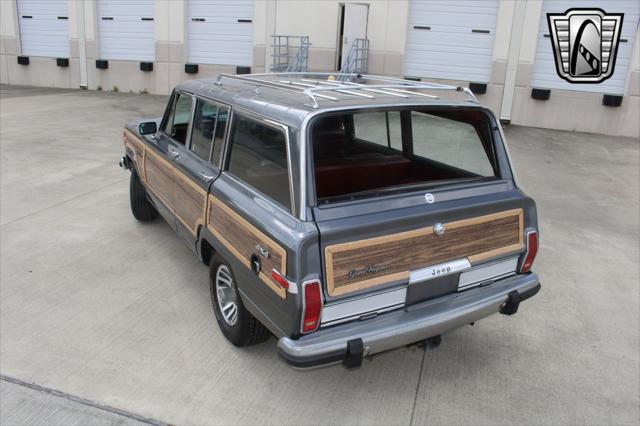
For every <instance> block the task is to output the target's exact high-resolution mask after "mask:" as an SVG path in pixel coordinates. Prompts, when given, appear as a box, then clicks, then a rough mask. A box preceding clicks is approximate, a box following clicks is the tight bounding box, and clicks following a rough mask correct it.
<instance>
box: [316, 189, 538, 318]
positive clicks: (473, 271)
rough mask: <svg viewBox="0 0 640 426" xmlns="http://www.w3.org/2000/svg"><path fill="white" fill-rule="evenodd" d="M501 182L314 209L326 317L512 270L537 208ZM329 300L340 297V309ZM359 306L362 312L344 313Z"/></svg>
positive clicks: (434, 293) (414, 300) (413, 297)
mask: <svg viewBox="0 0 640 426" xmlns="http://www.w3.org/2000/svg"><path fill="white" fill-rule="evenodd" d="M501 185H502V184H493V185H489V186H487V187H485V188H482V189H481V190H475V191H474V192H475V193H476V195H477V196H474V197H468V195H469V193H468V191H466V190H463V189H461V190H459V191H449V192H448V193H440V194H436V198H437V199H438V200H443V201H441V202H439V203H435V204H427V203H425V194H424V193H421V194H411V195H405V196H403V197H390V198H389V199H377V200H367V201H363V202H359V203H350V204H347V205H342V206H334V207H324V208H316V210H315V216H316V220H317V225H318V229H319V231H320V241H321V247H320V250H321V257H322V260H323V268H324V270H323V275H324V277H323V278H324V280H323V281H324V284H325V297H326V300H327V303H326V305H325V311H323V317H325V316H326V317H327V318H332V319H337V316H340V317H343V316H348V315H349V314H352V316H353V315H355V314H360V313H365V312H366V311H367V310H368V311H379V308H384V307H385V306H386V305H388V304H389V303H390V301H393V303H394V304H395V306H396V307H397V306H398V305H400V304H401V305H408V304H411V303H418V302H420V301H424V300H426V299H429V298H433V297H437V296H440V295H442V294H445V293H450V292H455V291H458V290H459V289H462V288H463V287H465V288H468V287H470V286H471V285H472V284H474V283H479V282H481V281H482V280H485V281H486V280H487V279H490V278H492V277H497V276H504V275H505V274H512V273H514V272H515V268H516V266H517V258H518V256H519V255H520V254H521V253H522V252H523V251H524V248H525V244H524V233H525V229H526V228H527V226H531V224H530V223H529V222H530V221H531V218H530V217H529V214H528V213H530V212H531V211H534V210H533V209H534V208H535V207H534V206H533V201H532V200H531V199H529V198H527V197H526V196H524V195H523V194H522V193H521V192H520V191H518V190H517V189H514V188H513V187H511V188H509V189H508V190H506V191H502V192H500V189H507V188H505V187H502V188H499V187H500V186H501ZM495 191H497V192H495ZM482 193H484V194H482ZM534 220H535V219H534ZM487 265H490V266H491V267H487ZM492 274H493V275H492ZM396 290H398V291H396ZM363 299H368V300H369V302H370V303H368V302H364V301H363ZM350 300H354V301H356V300H357V301H358V302H357V303H353V304H352V305H351V306H352V307H353V308H350V307H348V306H347V305H345V302H346V301H350ZM374 300H375V303H374V302H373V301H374ZM332 304H335V305H337V304H341V306H340V315H337V313H335V312H333V310H332V309H333V308H332ZM356 306H359V307H358V308H357V309H358V310H359V311H360V312H349V311H350V309H356ZM324 312H326V315H325V313H324Z"/></svg>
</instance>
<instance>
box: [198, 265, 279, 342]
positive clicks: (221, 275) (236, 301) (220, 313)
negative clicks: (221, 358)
mask: <svg viewBox="0 0 640 426" xmlns="http://www.w3.org/2000/svg"><path fill="white" fill-rule="evenodd" d="M209 290H210V292H211V303H212V304H213V312H214V313H215V315H216V320H217V321H218V326H219V327H220V330H221V331H222V334H224V337H226V338H227V340H228V341H230V342H231V343H233V344H234V345H235V346H240V347H242V346H251V345H255V344H258V343H262V342H264V341H265V340H267V339H268V338H269V336H270V333H269V330H268V329H267V328H266V327H265V326H264V325H262V323H260V321H258V320H257V319H256V318H255V317H254V316H253V315H251V313H250V312H249V311H248V310H247V309H246V308H245V307H244V304H243V303H242V298H241V297H240V292H239V291H238V286H237V283H236V279H235V275H234V274H233V270H232V269H231V266H230V265H229V264H228V263H227V262H226V261H225V260H224V259H223V258H222V257H220V255H218V254H215V255H214V256H213V257H212V258H211V262H210V263H209Z"/></svg>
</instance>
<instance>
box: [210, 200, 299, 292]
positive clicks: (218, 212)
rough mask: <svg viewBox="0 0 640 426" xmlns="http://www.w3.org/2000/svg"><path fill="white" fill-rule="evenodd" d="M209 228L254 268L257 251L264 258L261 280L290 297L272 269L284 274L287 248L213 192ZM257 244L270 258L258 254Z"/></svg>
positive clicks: (236, 254)
mask: <svg viewBox="0 0 640 426" xmlns="http://www.w3.org/2000/svg"><path fill="white" fill-rule="evenodd" d="M207 228H208V229H209V231H211V233H212V234H213V235H214V236H215V237H216V238H218V240H220V242H221V243H222V244H224V245H225V246H226V247H227V249H228V250H229V251H231V253H233V255H234V256H236V257H237V258H238V260H240V261H241V262H242V263H243V264H244V265H245V266H246V267H247V268H251V261H250V259H251V256H253V255H254V254H256V255H258V257H259V258H260V260H261V262H262V271H261V272H260V274H259V278H260V280H261V281H262V282H264V283H265V284H266V285H268V286H269V288H270V289H271V290H273V291H274V292H275V293H276V294H277V295H278V296H279V297H281V298H283V299H284V298H286V297H287V293H286V291H285V289H283V288H282V287H280V286H279V285H278V284H276V283H275V281H273V280H272V279H271V270H272V269H276V270H278V271H279V272H281V273H282V274H284V275H286V273H287V252H286V251H285V250H284V248H282V247H281V246H280V245H279V244H278V243H276V242H275V241H273V240H272V239H271V238H269V237H268V236H267V235H265V234H264V233H262V232H261V231H259V230H258V229H257V228H256V227H254V226H253V225H251V224H250V223H249V222H248V221H246V220H245V219H244V218H242V217H241V216H240V215H239V214H238V213H236V212H235V211H233V210H232V209H231V208H230V207H228V206H227V205H226V204H224V203H223V202H222V201H220V200H219V199H217V198H215V197H213V196H209V212H208V221H207ZM258 244H259V245H260V246H262V247H263V248H265V249H266V250H268V251H269V258H265V257H264V256H260V255H259V254H258V251H257V249H256V245H258Z"/></svg>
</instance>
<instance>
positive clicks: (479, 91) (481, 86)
mask: <svg viewBox="0 0 640 426" xmlns="http://www.w3.org/2000/svg"><path fill="white" fill-rule="evenodd" d="M469 90H471V91H472V92H473V94H474V95H484V94H485V93H487V83H469Z"/></svg>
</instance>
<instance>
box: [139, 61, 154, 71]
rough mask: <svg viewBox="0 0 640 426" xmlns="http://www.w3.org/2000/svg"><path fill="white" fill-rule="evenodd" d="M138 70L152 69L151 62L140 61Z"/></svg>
mask: <svg viewBox="0 0 640 426" xmlns="http://www.w3.org/2000/svg"><path fill="white" fill-rule="evenodd" d="M140 71H153V62H140Z"/></svg>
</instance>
